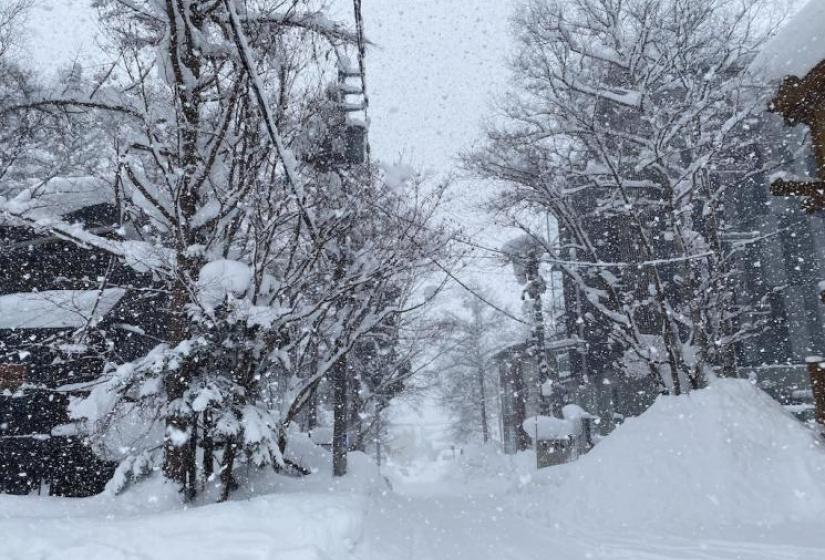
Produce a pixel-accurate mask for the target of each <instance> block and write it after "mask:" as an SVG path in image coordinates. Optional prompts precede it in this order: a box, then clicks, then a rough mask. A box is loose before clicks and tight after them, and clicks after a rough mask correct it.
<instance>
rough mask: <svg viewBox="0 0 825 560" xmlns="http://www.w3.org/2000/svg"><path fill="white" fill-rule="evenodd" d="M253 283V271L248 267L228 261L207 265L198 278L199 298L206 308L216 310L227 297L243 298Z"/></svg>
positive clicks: (223, 260)
mask: <svg viewBox="0 0 825 560" xmlns="http://www.w3.org/2000/svg"><path fill="white" fill-rule="evenodd" d="M251 282H252V270H251V269H250V268H249V266H248V265H246V264H244V263H242V262H238V261H232V260H228V259H219V260H216V261H212V262H210V263H207V264H205V265H204V266H203V268H201V272H200V275H199V276H198V296H199V299H200V302H201V303H202V304H203V305H205V306H206V307H209V308H212V309H214V308H215V307H218V306H219V305H221V304H222V303H223V302H224V301H225V300H226V296H228V295H232V296H235V297H239V296H242V295H243V294H244V292H246V290H247V289H248V288H249V284H250V283H251Z"/></svg>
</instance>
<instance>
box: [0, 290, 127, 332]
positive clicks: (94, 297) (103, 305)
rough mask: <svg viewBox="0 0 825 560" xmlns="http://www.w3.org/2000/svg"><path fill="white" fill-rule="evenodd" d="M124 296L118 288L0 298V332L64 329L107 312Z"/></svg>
mask: <svg viewBox="0 0 825 560" xmlns="http://www.w3.org/2000/svg"><path fill="white" fill-rule="evenodd" d="M124 294H126V290H124V289H122V288H110V289H107V290H103V291H102V292H101V291H99V290H46V291H42V292H25V293H17V294H7V295H3V296H0V329H66V328H79V327H82V326H84V325H85V324H86V323H87V322H88V321H89V320H90V319H91V320H99V319H101V318H102V317H104V316H105V315H106V314H107V313H109V312H110V311H111V310H112V308H113V307H114V306H115V305H117V302H118V301H120V299H121V298H122V297H123V296H124Z"/></svg>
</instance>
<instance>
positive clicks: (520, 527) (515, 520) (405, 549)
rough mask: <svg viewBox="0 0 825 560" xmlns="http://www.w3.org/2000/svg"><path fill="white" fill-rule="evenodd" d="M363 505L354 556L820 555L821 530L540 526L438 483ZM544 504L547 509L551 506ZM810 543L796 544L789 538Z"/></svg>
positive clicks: (622, 559) (409, 559) (651, 559)
mask: <svg viewBox="0 0 825 560" xmlns="http://www.w3.org/2000/svg"><path fill="white" fill-rule="evenodd" d="M399 492H400V493H389V492H388V493H386V494H384V495H382V496H377V497H376V498H375V499H374V500H373V501H372V503H371V505H370V506H369V510H368V513H367V515H366V519H365V521H364V524H363V527H364V534H363V536H362V538H361V540H360V542H359V545H358V546H357V547H356V549H355V551H354V552H355V553H354V556H355V557H356V558H357V560H465V559H466V560H533V559H535V560H540V559H541V560H543V559H545V558H547V559H552V560H599V559H610V560H819V559H823V558H825V522H823V524H822V526H821V527H818V528H817V527H808V528H803V527H796V528H790V529H789V528H784V529H783V530H781V531H778V530H773V531H771V530H767V529H766V530H760V529H755V528H740V529H737V530H735V531H734V533H735V534H731V531H730V530H726V531H724V532H722V531H720V534H719V535H718V536H712V537H710V536H702V537H701V538H699V537H687V536H679V535H664V534H643V533H634V531H626V532H616V531H613V532H611V531H598V532H594V531H587V530H584V529H577V528H567V527H560V526H556V527H546V526H542V525H541V524H539V523H537V522H535V521H533V520H530V519H527V518H526V517H525V516H524V515H523V514H521V513H520V512H519V511H518V510H517V509H516V508H515V507H514V506H513V502H512V501H511V500H506V499H502V497H501V496H497V495H489V494H488V495H481V494H471V495H465V496H461V495H456V489H455V488H449V487H446V488H445V487H444V486H443V485H442V484H439V483H431V484H425V485H413V486H411V487H406V488H405V487H402V488H400V489H399ZM548 507H552V505H551V504H549V505H548ZM795 542H806V543H816V544H809V545H808V546H800V545H795V544H791V543H795Z"/></svg>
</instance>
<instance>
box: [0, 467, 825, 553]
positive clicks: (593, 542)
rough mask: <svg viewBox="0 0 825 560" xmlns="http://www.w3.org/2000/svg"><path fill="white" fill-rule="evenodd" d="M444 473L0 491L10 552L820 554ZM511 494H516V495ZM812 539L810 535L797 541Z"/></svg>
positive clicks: (778, 537) (823, 544) (824, 538)
mask: <svg viewBox="0 0 825 560" xmlns="http://www.w3.org/2000/svg"><path fill="white" fill-rule="evenodd" d="M458 490H459V489H457V488H450V487H449V486H445V485H444V483H439V484H428V485H420V486H415V487H402V488H400V489H399V493H394V492H390V491H387V492H379V493H375V494H373V496H372V497H370V498H367V499H365V498H364V497H363V496H355V495H344V494H341V493H339V492H332V493H331V494H319V493H310V494H301V493H298V494H286V495H270V496H262V497H260V498H255V499H253V500H249V501H238V502H232V503H229V504H221V505H211V506H206V507H199V508H194V509H192V510H189V511H180V510H177V511H158V512H156V513H150V512H146V511H143V512H140V513H139V514H137V515H130V514H129V513H128V512H119V513H118V514H112V513H111V512H107V511H105V510H102V509H101V508H100V507H98V505H97V504H94V503H88V502H87V503H83V502H79V501H78V502H75V501H62V500H61V501H56V502H51V501H49V500H43V499H38V498H20V497H10V496H0V498H1V499H0V510H2V511H0V559H2V560H34V559H37V560H97V559H100V560H186V559H188V558H198V559H200V560H465V559H466V560H544V559H548V560H603V559H610V560H820V559H822V558H825V523H823V526H821V527H819V528H810V527H809V528H804V527H797V528H793V529H791V530H788V529H784V530H782V531H767V530H765V531H756V530H753V529H751V530H739V531H737V534H736V535H731V534H730V532H729V531H728V532H725V533H726V534H725V533H721V534H720V535H718V536H715V537H702V538H695V537H694V538H690V537H687V536H676V535H662V534H649V533H648V534H641V533H634V532H632V531H627V532H610V531H585V530H581V529H571V528H567V527H546V526H542V525H540V524H539V523H538V522H536V521H533V520H530V519H527V518H526V517H525V516H524V515H522V514H521V513H520V512H519V511H518V510H517V508H516V507H515V506H514V505H513V504H515V503H517V501H514V500H507V499H506V498H503V497H502V496H500V495H494V496H491V495H489V494H488V495H483V494H471V495H461V493H459V492H458ZM508 503H509V504H510V505H507V504H508ZM802 542H804V543H807V546H801V545H794V544H791V543H802Z"/></svg>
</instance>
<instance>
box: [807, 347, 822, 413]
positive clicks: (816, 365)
mask: <svg viewBox="0 0 825 560" xmlns="http://www.w3.org/2000/svg"><path fill="white" fill-rule="evenodd" d="M807 362H808V375H809V376H810V378H811V392H813V396H814V406H815V409H816V422H817V423H818V424H819V425H820V426H822V427H823V428H825V359H823V358H819V357H815V358H808V360H807Z"/></svg>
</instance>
